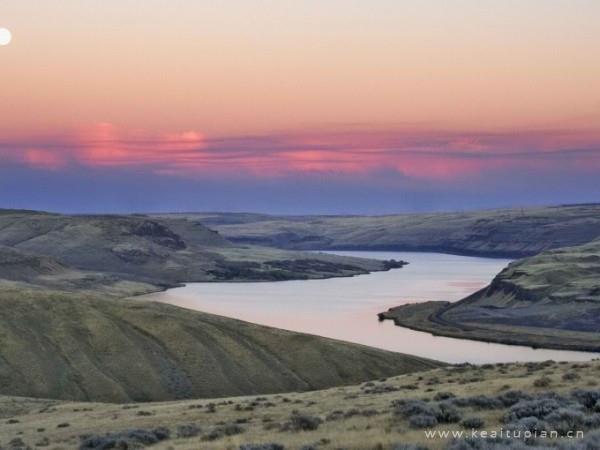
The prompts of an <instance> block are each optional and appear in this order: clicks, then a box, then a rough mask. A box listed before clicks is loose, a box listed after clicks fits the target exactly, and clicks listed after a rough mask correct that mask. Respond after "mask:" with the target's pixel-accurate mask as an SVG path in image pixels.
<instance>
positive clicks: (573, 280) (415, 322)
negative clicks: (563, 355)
mask: <svg viewBox="0 0 600 450" xmlns="http://www.w3.org/2000/svg"><path fill="white" fill-rule="evenodd" d="M381 317H382V318H387V319H393V320H396V322H397V323H398V324H399V325H404V326H409V327H412V328H417V329H422V330H427V331H431V332H434V333H436V334H444V335H449V336H456V337H465V338H470V339H480V340H489V341H499V342H506V343H521V344H526V345H535V346H544V347H555V348H569V349H581V350H592V351H600V333H598V331H599V330H600V240H595V241H592V242H589V243H587V244H583V245H579V246H574V247H565V248H560V249H556V250H549V251H546V252H543V253H541V254H539V255H536V256H532V257H529V258H524V259H522V260H518V261H515V262H513V263H511V264H509V265H508V267H506V268H505V269H504V270H502V272H500V273H499V274H498V275H497V276H496V277H495V278H494V280H493V281H492V282H491V283H490V285H489V286H487V287H486V288H485V289H482V290H481V291H479V292H476V293H475V294H473V295H471V296H469V297H467V298H465V299H464V300H461V301H460V302H456V303H447V302H429V303H427V304H420V305H409V306H405V307H399V308H393V309H392V310H391V311H388V312H386V313H383V314H382V316H381Z"/></svg>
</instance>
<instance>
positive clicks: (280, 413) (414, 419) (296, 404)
mask: <svg viewBox="0 0 600 450" xmlns="http://www.w3.org/2000/svg"><path fill="white" fill-rule="evenodd" d="M599 370H600V362H598V361H593V362H589V363H554V362H552V361H548V362H544V363H525V364H496V365H492V364H487V365H484V366H468V365H466V366H459V367H446V368H441V369H434V370H431V371H427V372H421V373H417V374H407V375H401V376H397V377H392V378H388V379H385V380H383V379H382V380H378V381H373V382H367V383H363V384H361V385H354V386H346V387H337V388H332V389H328V390H322V391H314V392H305V393H287V394H279V395H265V396H259V397H256V396H252V397H230V398H222V399H213V400H209V399H207V400H188V401H176V402H166V403H145V404H130V405H115V404H106V403H74V402H57V401H49V400H40V399H37V400H36V399H28V398H15V397H1V396H0V421H1V422H2V426H0V446H1V445H5V446H6V445H7V444H8V443H10V442H13V443H17V444H22V447H21V448H25V447H26V446H27V445H29V446H30V447H33V446H34V445H36V444H38V445H39V446H40V447H45V448H46V447H47V448H50V449H56V450H58V449H77V448H79V449H81V450H85V449H96V450H100V449H107V448H148V447H149V448H152V449H157V450H159V449H165V450H166V449H174V450H300V449H304V450H308V449H319V450H334V449H345V450H371V449H379V450H414V449H420V450H427V449H431V450H434V449H446V450H481V449H489V450H505V449H514V450H517V449H518V450H526V449H528V448H531V449H532V450H542V449H544V450H550V449H558V450H593V449H597V448H598V446H597V443H598V438H599V437H600V435H599V433H598V430H599V429H600V420H599V415H598V413H597V412H596V410H597V403H596V402H597V400H598V399H599V398H600V390H599V389H598V376H597V374H598V371H599ZM425 430H432V431H436V432H437V431H445V430H449V431H451V432H457V433H460V432H461V431H462V432H463V433H464V435H463V436H471V435H472V433H473V430H475V432H476V436H479V434H478V432H479V430H487V432H488V436H487V438H483V437H482V438H480V439H477V438H475V439H472V438H471V439H459V440H456V441H455V440H454V439H452V436H449V437H447V438H444V437H442V436H440V435H437V436H436V438H434V439H427V438H426V436H425V434H424V431H425ZM500 430H505V431H506V430H511V431H514V432H515V435H516V432H517V431H519V435H518V436H519V438H516V439H515V438H512V439H508V438H506V437H503V438H496V439H494V438H493V436H492V435H491V433H492V432H496V433H497V434H498V435H499V432H500ZM525 430H528V431H530V434H531V435H533V431H534V430H537V431H538V434H537V436H538V439H535V438H533V437H529V438H528V439H526V440H525V439H524V432H525ZM551 430H554V431H556V432H557V436H559V437H554V438H550V431H551ZM571 430H572V431H579V432H582V433H583V437H582V436H581V435H574V437H576V439H573V438H572V439H568V438H567V437H566V433H567V432H568V431H571ZM543 433H545V436H546V438H543V437H542V436H544V434H543ZM558 433H560V434H558ZM504 436H506V433H505V434H504ZM524 441H526V442H527V443H528V444H530V445H532V447H529V446H526V445H525V444H524ZM411 444H412V445H413V446H411ZM417 444H418V445H419V446H418V447H417V446H416V445H417ZM8 448H15V447H11V446H8Z"/></svg>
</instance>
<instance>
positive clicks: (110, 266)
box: [0, 210, 390, 286]
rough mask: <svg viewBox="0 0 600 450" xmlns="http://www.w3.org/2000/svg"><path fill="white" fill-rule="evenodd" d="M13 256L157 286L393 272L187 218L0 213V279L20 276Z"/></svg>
mask: <svg viewBox="0 0 600 450" xmlns="http://www.w3.org/2000/svg"><path fill="white" fill-rule="evenodd" d="M9 253H11V254H12V256H10V258H13V259H14V258H15V255H16V254H20V255H22V256H21V258H24V255H28V256H29V257H30V258H31V257H39V258H45V259H46V260H48V261H49V260H53V261H55V262H56V263H57V264H61V265H63V266H64V267H65V268H69V269H71V270H75V271H86V272H96V273H98V272H100V273H103V274H105V275H106V276H110V277H113V278H118V279H121V280H130V281H137V282H145V283H149V284H153V285H158V286H165V285H166V286H170V285H174V284H177V283H181V282H192V281H213V280H241V281H245V280H285V279H305V278H324V277H332V276H349V275H356V274H364V273H368V272H369V271H373V270H387V269H389V268H390V266H389V265H386V264H385V262H382V261H375V260H368V259H363V258H346V257H338V256H335V255H322V254H315V253H311V254H308V253H302V252H290V251H283V250H277V249H269V248H264V247H248V246H239V245H234V244H232V243H231V242H229V241H228V240H226V239H225V238H223V237H221V236H220V235H219V234H218V233H217V232H215V231H212V230H210V229H208V228H206V227H205V226H203V225H201V224H200V223H198V221H194V220H188V219H186V218H178V219H151V218H149V217H146V216H139V215H129V216H128V215H125V216H123V215H121V216H119V215H110V216H68V215H60V214H48V213H35V212H20V211H11V210H5V211H2V210H0V278H5V279H13V278H15V267H16V266H15V265H13V266H12V268H10V267H9V266H8V265H6V264H4V265H2V260H3V259H6V260H8V258H9ZM9 270H10V271H11V272H10V274H9ZM28 270H29V269H28ZM32 275H35V274H32ZM23 276H24V275H23V274H22V275H19V277H20V278H23ZM99 285H100V286H101V285H102V283H99Z"/></svg>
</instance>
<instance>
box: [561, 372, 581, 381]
mask: <svg viewBox="0 0 600 450" xmlns="http://www.w3.org/2000/svg"><path fill="white" fill-rule="evenodd" d="M580 378H581V377H580V376H579V374H578V373H577V372H567V373H565V374H564V375H563V376H562V379H563V380H565V381H573V380H579V379H580Z"/></svg>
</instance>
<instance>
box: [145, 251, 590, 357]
mask: <svg viewBox="0 0 600 450" xmlns="http://www.w3.org/2000/svg"><path fill="white" fill-rule="evenodd" d="M335 253H337V254H341V255H351V256H362V257H367V258H377V259H391V258H394V259H396V260H405V261H408V262H409V263H410V264H409V265H407V266H405V267H403V268H402V269H395V270H391V271H389V272H375V273H371V274H369V275H360V276H356V277H350V278H332V279H327V280H308V281H279V282H261V283H254V282H252V283H229V282H226V283H190V284H188V285H186V286H185V287H181V288H175V289H169V290H168V291H166V292H159V293H155V294H150V295H147V296H145V298H146V299H149V300H154V301H160V302H165V303H170V304H173V305H177V306H181V307H184V308H189V309H194V310H198V311H204V312H208V313H213V314H219V315H222V316H226V317H232V318H236V319H241V320H246V321H248V322H253V323H258V324H262V325H269V326H273V327H278V328H284V329H287V330H293V331H299V332H304V333H311V334H316V335H320V336H327V337H331V338H335V339H341V340H344V341H349V342H356V343H359V344H365V345H370V346H373V347H378V348H383V349H387V350H392V351H397V352H403V353H410V354H413V355H418V356H423V357H427V358H433V359H438V360H442V361H447V362H451V363H460V362H470V363H476V364H480V363H494V362H510V361H543V360H547V359H553V360H556V361H565V360H569V361H583V360H589V359H592V358H595V357H598V356H599V355H598V354H594V353H586V352H572V351H562V350H547V349H533V348H530V347H523V346H514V345H502V344H491V343H485V342H477V341H469V340H465V339H454V338H447V337H440V336H432V335H431V334H429V333H424V332H420V331H413V330H409V329H407V328H402V327H398V326H395V325H394V324H393V322H391V321H385V322H379V321H378V320H377V313H379V312H381V311H384V310H386V309H388V308H389V307H392V306H398V305H401V304H405V303H414V302H422V301H427V300H447V301H457V300H460V299H461V298H463V297H465V296H467V295H468V294H470V293H472V292H474V291H476V290H478V289H480V288H482V287H484V286H485V285H486V284H488V283H489V282H490V281H491V279H492V278H493V277H494V275H496V274H497V273H498V272H499V271H500V270H501V269H502V268H503V267H504V266H506V264H508V262H509V261H508V260H502V259H491V258H475V257H466V256H455V255H446V254H440V253H416V252H341V251H340V252H335Z"/></svg>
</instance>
